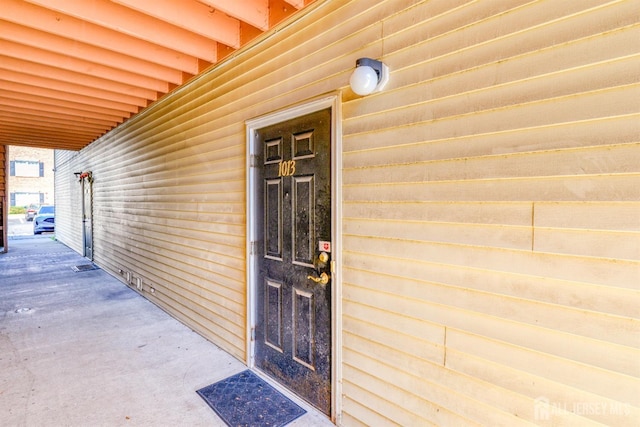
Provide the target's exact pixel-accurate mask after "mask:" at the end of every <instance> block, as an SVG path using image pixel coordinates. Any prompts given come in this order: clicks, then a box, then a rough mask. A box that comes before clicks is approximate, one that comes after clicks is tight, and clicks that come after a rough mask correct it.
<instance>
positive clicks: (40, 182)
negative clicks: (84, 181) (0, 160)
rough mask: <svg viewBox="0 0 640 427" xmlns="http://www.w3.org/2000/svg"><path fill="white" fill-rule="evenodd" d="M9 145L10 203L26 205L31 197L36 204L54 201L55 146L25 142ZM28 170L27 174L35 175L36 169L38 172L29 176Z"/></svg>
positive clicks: (11, 204) (8, 199) (12, 204)
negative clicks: (26, 145)
mask: <svg viewBox="0 0 640 427" xmlns="http://www.w3.org/2000/svg"><path fill="white" fill-rule="evenodd" d="M8 148H9V149H8V152H9V153H8V154H9V165H7V166H8V167H9V168H8V170H7V172H8V173H7V176H8V193H9V194H8V197H7V201H8V202H9V204H10V206H22V205H25V204H27V203H25V200H31V201H32V202H33V203H36V204H40V203H43V204H53V203H54V172H53V167H54V164H53V150H50V149H45V148H32V147H22V146H10V147H8ZM35 163H38V164H37V165H36V164H35ZM25 170H27V171H28V173H26V175H33V173H31V172H33V171H34V170H35V172H36V173H35V175H37V176H25ZM40 175H41V176H40Z"/></svg>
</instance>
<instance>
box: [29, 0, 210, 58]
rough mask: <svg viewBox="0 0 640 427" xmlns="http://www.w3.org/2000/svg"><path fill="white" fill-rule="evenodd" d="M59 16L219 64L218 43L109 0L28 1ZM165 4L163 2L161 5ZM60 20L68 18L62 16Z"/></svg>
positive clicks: (59, 17)
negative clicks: (76, 19)
mask: <svg viewBox="0 0 640 427" xmlns="http://www.w3.org/2000/svg"><path fill="white" fill-rule="evenodd" d="M26 1H27V2H29V3H32V4H36V5H38V6H41V7H45V8H47V9H52V10H54V11H56V12H58V13H59V14H60V13H62V14H65V15H68V16H72V17H74V18H81V19H83V20H85V21H87V22H91V23H93V24H96V25H99V26H101V27H104V28H112V29H115V30H116V31H118V32H119V33H122V34H126V35H127V36H130V37H134V38H137V39H141V40H145V41H147V42H150V43H153V44H156V45H158V46H165V47H167V48H169V49H173V50H175V51H178V52H182V53H185V54H187V55H191V56H194V57H196V58H200V59H204V60H205V61H209V62H216V60H217V57H216V51H217V46H216V42H215V41H214V40H212V39H210V38H207V37H203V36H201V35H199V34H196V33H194V32H192V31H188V30H184V29H182V28H178V27H176V26H175V25H171V24H169V23H167V22H165V21H161V20H159V19H156V18H153V17H152V16H149V15H145V14H143V13H139V12H137V11H134V10H132V9H129V8H127V7H123V6H120V5H118V4H115V3H112V2H110V1H109V0H92V1H69V0H26ZM159 3H163V2H159ZM58 19H61V20H64V19H65V18H64V17H61V16H60V15H58Z"/></svg>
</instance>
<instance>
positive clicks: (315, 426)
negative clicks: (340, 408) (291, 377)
mask: <svg viewBox="0 0 640 427" xmlns="http://www.w3.org/2000/svg"><path fill="white" fill-rule="evenodd" d="M251 371H252V372H253V373H254V374H256V375H257V376H259V377H260V378H261V379H263V380H264V381H265V382H267V383H268V384H269V385H270V386H271V387H273V388H275V389H276V390H277V391H279V392H280V393H282V394H284V395H285V396H286V397H287V398H289V399H291V401H293V402H294V403H295V404H296V405H298V406H300V407H301V408H302V409H304V410H305V411H307V413H306V414H304V415H303V416H301V417H300V418H297V419H295V420H294V421H292V422H291V423H289V424H287V427H330V426H334V425H335V424H334V423H333V422H331V420H330V419H329V417H328V416H327V415H326V414H324V413H322V412H320V411H319V410H318V409H316V408H315V407H314V406H312V405H310V404H309V403H308V402H307V401H306V400H304V399H302V398H301V397H300V396H298V395H297V394H295V393H293V392H292V391H291V390H289V389H288V388H286V387H285V386H283V385H282V384H280V383H279V382H277V381H276V380H274V379H273V378H271V377H270V376H269V375H267V374H265V373H264V372H262V371H261V370H260V369H258V368H252V369H251Z"/></svg>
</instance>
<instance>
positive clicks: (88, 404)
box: [0, 236, 331, 426]
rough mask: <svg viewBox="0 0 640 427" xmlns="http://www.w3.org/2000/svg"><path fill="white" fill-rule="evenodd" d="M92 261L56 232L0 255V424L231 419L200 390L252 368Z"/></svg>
mask: <svg viewBox="0 0 640 427" xmlns="http://www.w3.org/2000/svg"><path fill="white" fill-rule="evenodd" d="M88 262H89V261H88V260H87V259H85V258H83V257H82V256H80V255H79V254H77V253H76V252H74V251H73V250H71V249H69V248H68V247H66V246H65V245H63V244H61V243H59V242H57V241H55V240H53V239H52V238H51V237H50V236H43V237H40V236H37V237H34V236H31V237H30V238H17V237H16V238H12V239H11V240H10V242H9V252H8V253H5V254H0V420H1V421H0V424H1V425H6V426H45V425H46V426H58V425H60V426H62V425H64V426H119V425H122V426H124V425H126V426H178V425H184V426H187V425H188V426H216V425H219V426H223V425H225V424H224V422H223V421H222V420H221V419H220V418H218V416H217V415H216V414H215V413H214V412H213V411H212V410H211V409H210V408H209V407H208V405H207V404H206V403H205V402H204V401H203V400H202V399H201V398H200V396H198V395H197V394H196V390H198V389H200V388H202V387H204V386H207V385H209V384H211V383H214V382H216V381H219V380H221V379H223V378H226V377H228V376H231V375H234V374H236V373H238V372H240V371H242V370H244V369H246V366H245V365H244V364H243V363H242V362H240V361H239V360H237V359H235V358H234V357H232V356H230V355H229V354H227V353H226V352H224V351H223V350H221V349H219V348H218V347H216V346H215V345H213V344H212V343H210V342H209V341H207V340H205V339H204V338H202V337H201V336H200V335H198V334H196V333H194V332H193V331H191V330H190V329H189V328H187V327H186V326H184V325H183V324H181V323H180V322H178V321H177V320H175V319H174V318H172V317H171V316H169V315H168V314H167V313H165V312H164V311H162V310H161V309H160V308H158V307H157V306H155V305H154V304H152V303H151V302H149V301H148V300H146V299H145V298H143V297H142V296H140V295H139V294H138V293H137V292H134V291H133V290H132V289H130V288H128V287H127V286H126V285H124V284H123V283H121V282H120V281H119V280H117V279H116V278H114V277H112V276H110V275H109V274H108V273H106V272H105V271H103V270H101V269H97V270H90V271H80V272H74V271H73V270H72V267H73V266H76V265H80V264H86V263H88ZM302 404H303V405H304V406H305V408H306V409H309V407H308V405H306V404H304V403H302ZM294 425H298V426H308V425H317V426H320V425H331V423H330V422H329V421H328V420H327V419H326V418H324V417H323V416H321V415H319V414H318V413H317V412H314V411H313V410H311V411H309V412H308V413H307V415H305V416H303V417H301V418H300V419H298V420H296V421H295V422H294V423H292V424H291V426H294Z"/></svg>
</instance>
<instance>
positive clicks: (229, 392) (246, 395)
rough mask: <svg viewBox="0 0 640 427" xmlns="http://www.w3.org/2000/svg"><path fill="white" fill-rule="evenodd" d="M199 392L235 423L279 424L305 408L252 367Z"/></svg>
mask: <svg viewBox="0 0 640 427" xmlns="http://www.w3.org/2000/svg"><path fill="white" fill-rule="evenodd" d="M197 393H198V394H199V395H200V397H202V398H203V399H204V400H205V402H207V404H208V405H209V406H211V409H213V410H214V411H215V412H216V414H218V415H219V416H220V418H222V420H223V421H224V422H225V423H227V425H229V426H232V427H240V426H242V427H253V426H270V427H280V426H284V425H287V424H288V423H290V422H291V421H293V420H295V419H296V418H298V417H299V416H301V415H302V414H304V413H305V412H306V411H305V410H304V409H302V408H301V407H299V406H298V405H296V404H295V403H293V402H292V401H291V400H290V399H288V398H287V397H285V396H284V395H283V394H282V393H280V392H279V391H277V390H276V389H274V388H273V387H271V386H270V385H269V384H267V383H266V382H265V381H264V380H262V379H261V378H260V377H258V376H257V375H256V374H254V373H253V372H251V371H250V370H246V371H243V372H240V373H239V374H236V375H234V376H232V377H229V378H226V379H224V380H222V381H218V382H217V383H213V384H211V385H209V386H206V387H204V388H201V389H200V390H198V391H197Z"/></svg>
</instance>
